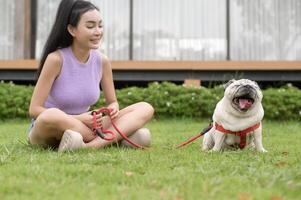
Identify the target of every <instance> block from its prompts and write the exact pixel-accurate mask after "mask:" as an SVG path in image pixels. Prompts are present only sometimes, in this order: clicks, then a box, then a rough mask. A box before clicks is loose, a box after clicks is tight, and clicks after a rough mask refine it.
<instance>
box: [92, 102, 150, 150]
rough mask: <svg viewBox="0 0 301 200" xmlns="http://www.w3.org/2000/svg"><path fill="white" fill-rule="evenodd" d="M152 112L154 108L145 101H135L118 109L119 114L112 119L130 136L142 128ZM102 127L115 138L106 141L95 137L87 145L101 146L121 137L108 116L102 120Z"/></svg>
mask: <svg viewBox="0 0 301 200" xmlns="http://www.w3.org/2000/svg"><path fill="white" fill-rule="evenodd" d="M153 113H154V109H153V107H152V106H151V105H150V104H148V103H145V102H140V103H136V104H133V105H130V106H128V107H126V108H124V109H122V110H120V112H119V116H118V118H117V119H115V120H114V123H115V124H116V126H117V127H118V129H119V130H121V131H122V132H123V133H124V134H125V135H126V136H130V135H132V134H133V133H134V132H135V131H137V130H138V129H140V128H142V127H143V126H144V124H145V123H146V122H148V121H149V120H150V119H151V118H152V116H153ZM103 127H104V128H105V129H108V130H111V131H113V132H114V133H115V134H116V136H117V137H116V139H115V140H113V141H106V140H103V139H101V138H100V137H97V138H95V139H94V140H93V141H91V142H89V143H87V147H93V148H101V147H104V146H106V145H108V144H111V143H114V142H117V141H119V140H121V139H122V137H121V136H120V135H119V134H118V133H117V132H116V130H115V129H114V128H113V127H112V124H111V122H110V119H109V118H108V117H106V118H105V119H104V120H103Z"/></svg>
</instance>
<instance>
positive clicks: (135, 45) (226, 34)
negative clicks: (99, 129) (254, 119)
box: [0, 0, 301, 86]
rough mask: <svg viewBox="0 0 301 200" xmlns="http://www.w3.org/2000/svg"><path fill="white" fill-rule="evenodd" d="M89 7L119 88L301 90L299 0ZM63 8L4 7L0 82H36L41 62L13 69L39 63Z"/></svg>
mask: <svg viewBox="0 0 301 200" xmlns="http://www.w3.org/2000/svg"><path fill="white" fill-rule="evenodd" d="M91 2H93V3H94V4H95V5H96V6H98V7H99V9H100V12H101V15H102V17H103V21H104V38H103V41H102V45H101V48H100V51H102V52H104V53H105V54H106V55H108V56H109V58H110V59H111V60H112V65H113V70H115V72H116V73H115V74H116V76H114V77H115V79H116V84H117V85H120V84H121V85H122V84H127V85H129V84H143V83H147V82H150V81H164V80H168V81H173V82H182V81H185V80H194V81H196V82H194V83H196V84H200V82H198V80H200V81H201V83H202V84H205V85H206V84H207V85H208V84H210V83H212V82H220V81H225V80H227V79H229V78H233V77H234V78H240V77H241V78H251V79H254V80H257V81H260V82H262V83H265V82H267V81H268V82H269V83H271V84H282V83H283V84H285V83H287V82H291V83H293V84H294V85H297V86H299V85H300V81H301V72H300V70H301V64H300V63H301V0H91ZM59 3H60V0H51V1H49V0H0V29H1V31H0V45H1V48H0V60H1V62H2V63H0V73H2V75H0V79H2V80H12V81H22V80H23V79H24V80H23V82H31V81H33V80H34V78H33V74H32V73H34V67H35V66H36V62H34V64H32V65H34V66H32V68H31V72H30V73H29V72H28V71H30V70H28V69H26V72H27V73H28V74H26V73H23V74H22V73H21V71H22V70H24V68H23V69H22V62H21V63H20V62H18V63H16V62H17V61H19V60H33V61H38V60H39V58H40V56H41V51H42V49H43V46H44V43H45V41H46V38H47V36H48V34H49V32H50V29H51V26H52V24H53V22H54V18H55V14H56V10H57V7H58V4H59ZM9 61H14V62H9ZM158 62H160V64H158ZM14 63H15V65H16V66H17V65H18V66H19V65H20V66H19V67H14ZM23 63H24V66H25V65H27V64H26V62H23ZM162 63H163V64H162ZM178 63H180V66H178V65H179V64H178ZM114 64H115V65H114ZM152 65H153V68H152ZM114 66H116V68H114ZM145 66H148V67H145ZM217 66H218V67H217ZM11 68H14V69H13V70H10V69H11ZM25 68H26V67H25ZM150 68H151V69H150ZM4 72H5V73H6V75H4ZM17 72H18V73H19V72H20V74H18V75H17ZM22 76H23V77H26V78H23V79H22ZM18 77H20V78H18ZM131 80H132V81H131ZM192 82H193V81H192Z"/></svg>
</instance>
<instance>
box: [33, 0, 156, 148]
mask: <svg viewBox="0 0 301 200" xmlns="http://www.w3.org/2000/svg"><path fill="white" fill-rule="evenodd" d="M102 36H103V31H102V19H101V16H100V13H99V10H98V8H97V7H96V6H94V5H93V4H92V3H90V2H88V1H84V0H62V1H61V3H60V5H59V8H58V11H57V15H56V20H55V23H54V25H53V27H52V30H51V33H50V35H49V37H48V40H47V42H46V45H45V47H44V51H43V54H42V57H41V61H40V64H39V69H38V81H37V84H36V86H35V89H34V92H33V95H32V98H31V103H30V107H29V114H30V116H31V117H32V118H33V122H32V126H31V130H30V133H29V142H30V143H31V144H34V145H41V146H43V147H53V148H57V147H58V150H59V151H67V150H75V149H79V148H85V147H94V148H101V147H104V146H106V145H108V144H110V143H112V142H117V141H119V140H121V139H122V138H121V137H120V136H119V134H118V133H116V131H115V130H114V129H113V127H112V124H111V122H110V120H109V118H108V117H102V114H101V113H99V114H97V115H96V119H97V125H98V126H99V127H103V128H105V129H109V130H112V131H114V132H115V133H116V136H117V138H116V139H115V140H114V141H106V140H103V139H101V138H100V137H98V136H96V135H95V134H94V133H93V131H92V130H91V129H92V124H93V117H92V115H91V111H89V108H90V106H91V105H93V104H94V103H96V102H97V101H98V98H99V95H100V90H99V84H100V85H101V88H102V91H103V94H104V97H105V100H106V104H107V108H108V109H110V110H111V113H110V117H111V118H112V119H113V121H114V122H115V124H116V126H117V127H118V128H119V129H120V130H122V132H124V134H126V135H127V136H128V137H129V139H130V140H132V141H133V142H135V143H138V144H140V145H142V146H149V145H150V132H149V130H148V129H146V128H142V127H143V126H144V124H145V123H146V122H148V121H149V120H150V119H151V118H152V116H153V113H154V109H153V107H152V106H151V105H150V104H148V103H146V102H139V103H136V104H133V105H130V106H128V107H126V108H124V109H122V110H120V111H119V105H118V102H117V99H116V95H115V88H114V84H113V78H112V69H111V65H110V62H109V60H108V58H107V57H106V56H105V55H103V54H101V53H100V52H99V51H97V49H98V48H99V44H100V40H101V38H102ZM121 144H124V145H129V144H128V143H127V142H125V141H121Z"/></svg>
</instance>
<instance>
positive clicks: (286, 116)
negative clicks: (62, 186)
mask: <svg viewBox="0 0 301 200" xmlns="http://www.w3.org/2000/svg"><path fill="white" fill-rule="evenodd" d="M32 91H33V87H32V86H20V85H15V84H13V83H3V82H2V83H0V108H1V109H0V119H7V118H24V117H28V107H29V102H30V98H31V94H32ZM223 92H224V89H223V87H221V86H216V87H214V88H205V87H185V86H182V85H175V84H173V83H169V82H163V83H160V84H159V83H157V82H154V83H151V84H149V85H148V87H146V88H139V87H128V88H124V89H119V90H116V94H117V97H118V101H119V104H120V108H124V107H126V106H127V105H130V104H133V103H135V102H139V101H146V102H149V103H150V104H151V105H153V107H154V108H155V111H156V116H166V117H176V116H177V117H197V118H211V116H212V113H213V111H214V108H215V105H216V103H217V102H218V101H219V100H220V99H221V97H222V96H223ZM263 94H264V98H263V107H264V109H265V119H277V120H291V119H292V120H300V119H301V101H300V99H301V90H300V89H298V88H296V87H293V86H291V85H287V86H284V87H281V88H270V89H266V90H264V91H263ZM104 105H105V102H104V99H103V98H101V99H100V100H99V101H98V102H97V104H96V105H94V106H93V107H92V109H97V108H99V107H101V106H104Z"/></svg>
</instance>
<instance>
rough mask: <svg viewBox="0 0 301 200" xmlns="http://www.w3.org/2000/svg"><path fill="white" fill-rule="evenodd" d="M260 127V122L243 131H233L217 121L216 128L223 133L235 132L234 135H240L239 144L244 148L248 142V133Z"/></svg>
mask: <svg viewBox="0 0 301 200" xmlns="http://www.w3.org/2000/svg"><path fill="white" fill-rule="evenodd" d="M259 127H260V122H259V123H257V124H255V125H254V126H251V127H249V128H247V129H244V130H242V131H237V132H233V131H230V130H227V129H224V127H223V126H222V125H219V124H218V123H216V122H215V129H216V130H218V131H220V132H222V133H225V134H233V135H237V136H239V137H240V144H239V148H240V149H243V148H245V146H246V143H247V137H246V136H247V134H248V133H250V132H252V131H255V130H256V129H258V128H259Z"/></svg>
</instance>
